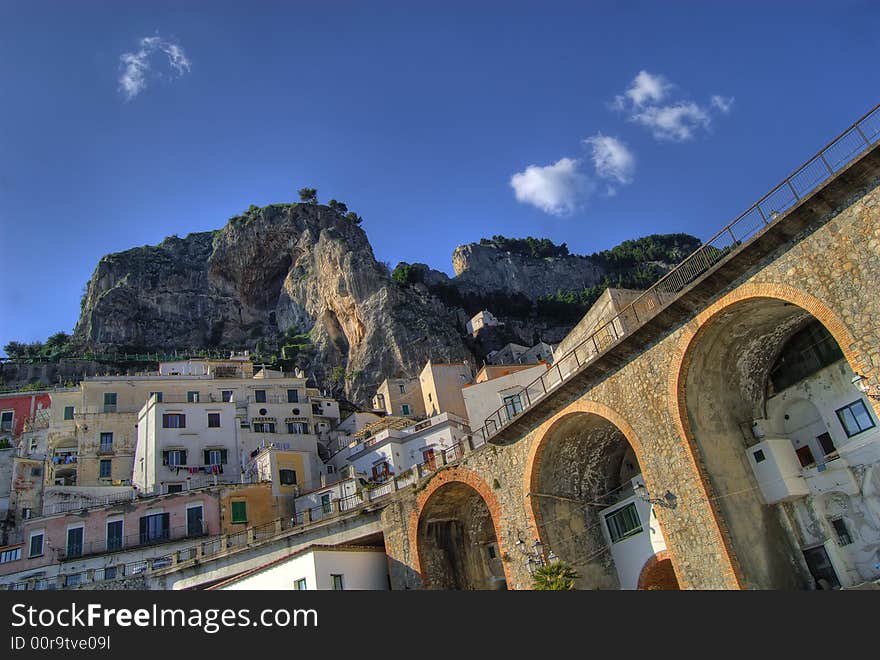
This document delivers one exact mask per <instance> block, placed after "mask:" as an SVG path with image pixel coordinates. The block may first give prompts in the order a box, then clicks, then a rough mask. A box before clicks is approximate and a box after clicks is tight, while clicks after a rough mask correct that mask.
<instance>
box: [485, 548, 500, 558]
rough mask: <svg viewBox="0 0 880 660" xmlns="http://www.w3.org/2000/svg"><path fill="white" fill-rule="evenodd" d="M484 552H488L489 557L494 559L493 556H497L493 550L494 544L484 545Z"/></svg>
mask: <svg viewBox="0 0 880 660" xmlns="http://www.w3.org/2000/svg"><path fill="white" fill-rule="evenodd" d="M486 552H488V553H489V559H495V557H497V556H498V555H497V554H496V552H495V546H494V545H488V546H486Z"/></svg>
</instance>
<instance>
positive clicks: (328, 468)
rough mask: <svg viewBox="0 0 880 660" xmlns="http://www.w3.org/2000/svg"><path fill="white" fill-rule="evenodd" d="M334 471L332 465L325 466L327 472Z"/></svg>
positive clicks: (331, 472)
mask: <svg viewBox="0 0 880 660" xmlns="http://www.w3.org/2000/svg"><path fill="white" fill-rule="evenodd" d="M334 471H335V470H334V468H333V466H332V465H328V466H327V474H333V472H334Z"/></svg>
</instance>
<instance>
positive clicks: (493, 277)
mask: <svg viewBox="0 0 880 660" xmlns="http://www.w3.org/2000/svg"><path fill="white" fill-rule="evenodd" d="M452 268H453V270H454V271H455V284H456V286H458V288H459V289H461V290H464V291H487V290H489V291H504V292H506V293H521V294H523V295H525V296H527V297H529V298H531V299H533V300H537V299H538V298H540V297H541V296H546V295H551V294H554V293H556V291H557V290H558V289H560V288H562V289H564V290H578V289H586V288H588V287H591V286H593V285H595V284H598V283H599V281H600V280H601V279H602V276H603V275H605V273H606V271H605V269H603V268H602V267H601V266H600V265H598V264H596V263H594V262H593V260H591V259H590V258H589V257H583V256H579V255H568V256H565V257H544V258H538V257H533V256H531V255H525V254H517V253H515V252H507V251H505V250H499V249H498V248H495V247H492V246H487V245H479V244H477V243H468V244H467V245H459V246H458V247H457V248H455V251H454V252H453V253H452Z"/></svg>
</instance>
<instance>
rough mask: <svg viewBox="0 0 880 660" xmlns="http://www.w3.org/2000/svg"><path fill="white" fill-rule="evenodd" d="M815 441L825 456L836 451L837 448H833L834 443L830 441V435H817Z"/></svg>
mask: <svg viewBox="0 0 880 660" xmlns="http://www.w3.org/2000/svg"><path fill="white" fill-rule="evenodd" d="M816 440H817V441H818V442H819V446H820V447H822V451H823V452H825V455H826V456H828V455H829V454H833V453H834V452H836V451H837V447H835V446H834V441H833V440H832V439H831V435H830V434H828V433H823V434H822V435H818V436H816Z"/></svg>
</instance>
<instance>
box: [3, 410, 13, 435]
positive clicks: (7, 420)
mask: <svg viewBox="0 0 880 660" xmlns="http://www.w3.org/2000/svg"><path fill="white" fill-rule="evenodd" d="M14 417H15V413H14V412H13V411H11V410H4V411H3V413H2V414H0V431H11V430H12V421H13V418H14Z"/></svg>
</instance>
